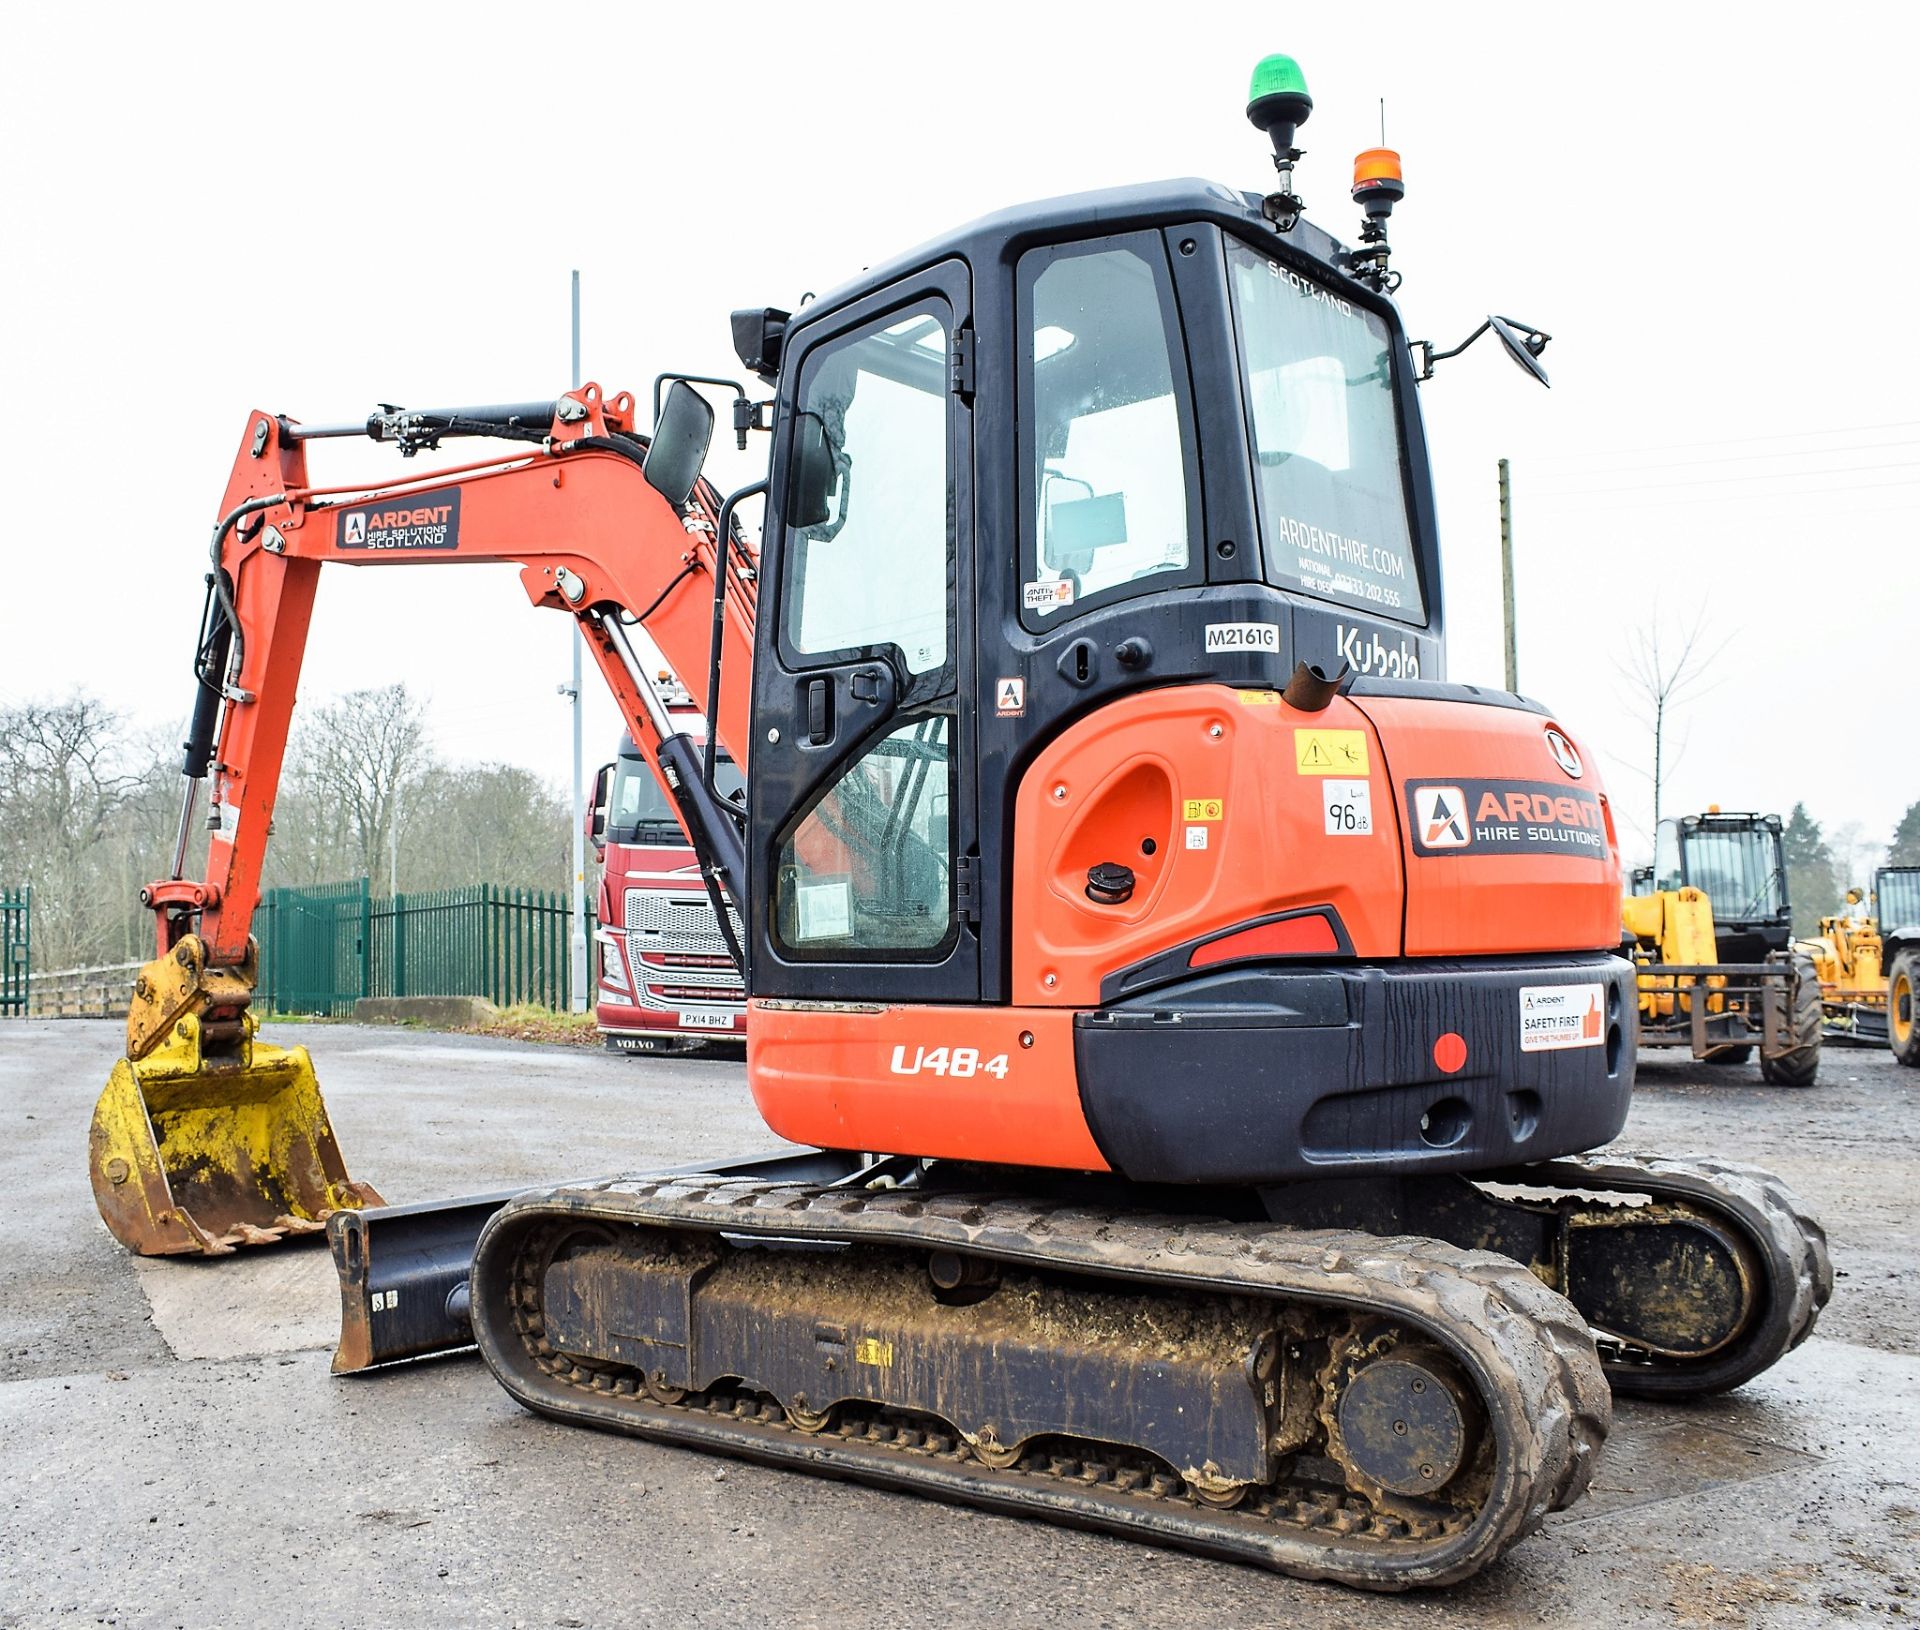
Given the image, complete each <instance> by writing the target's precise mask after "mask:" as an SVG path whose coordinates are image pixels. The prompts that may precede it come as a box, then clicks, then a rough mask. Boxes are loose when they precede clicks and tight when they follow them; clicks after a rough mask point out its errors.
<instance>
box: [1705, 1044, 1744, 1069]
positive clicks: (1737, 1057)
mask: <svg viewBox="0 0 1920 1630" xmlns="http://www.w3.org/2000/svg"><path fill="white" fill-rule="evenodd" d="M1752 1057H1753V1044H1752V1043H1751V1042H1743V1043H1739V1044H1737V1045H1735V1046H1732V1047H1710V1048H1708V1049H1707V1051H1706V1054H1705V1055H1704V1056H1703V1057H1702V1058H1701V1060H1700V1062H1701V1063H1702V1064H1744V1063H1746V1061H1747V1060H1748V1059H1750V1058H1752Z"/></svg>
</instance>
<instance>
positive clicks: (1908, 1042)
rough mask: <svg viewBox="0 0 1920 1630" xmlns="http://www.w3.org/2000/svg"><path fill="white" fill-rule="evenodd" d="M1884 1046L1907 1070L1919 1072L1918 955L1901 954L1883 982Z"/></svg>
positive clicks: (1919, 965) (1910, 952)
mask: <svg viewBox="0 0 1920 1630" xmlns="http://www.w3.org/2000/svg"><path fill="white" fill-rule="evenodd" d="M1887 1045H1888V1046H1889V1047H1891V1048H1892V1049H1893V1056H1894V1057H1895V1058H1897V1059H1898V1060H1899V1061H1900V1062H1901V1063H1902V1064H1904V1065H1906V1066H1907V1067H1908V1068H1909V1069H1920V951H1902V952H1901V953H1900V954H1899V955H1898V956H1897V957H1895V958H1894V959H1893V972H1892V973H1891V974H1890V975H1889V976H1888V978H1887Z"/></svg>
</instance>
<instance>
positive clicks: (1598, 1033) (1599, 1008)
mask: <svg viewBox="0 0 1920 1630" xmlns="http://www.w3.org/2000/svg"><path fill="white" fill-rule="evenodd" d="M1606 1011H1607V998H1606V992H1605V989H1604V988H1603V987H1602V986H1599V985H1522V986H1521V987H1520V1051H1521V1052H1523V1053H1557V1052H1559V1051H1561V1050H1562V1049H1563V1048H1567V1047H1598V1046H1599V1045H1600V1043H1601V1042H1602V1040H1604V1039H1605V1036H1606V1023H1605V1019H1606Z"/></svg>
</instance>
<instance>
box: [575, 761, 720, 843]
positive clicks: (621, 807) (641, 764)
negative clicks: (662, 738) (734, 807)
mask: <svg viewBox="0 0 1920 1630" xmlns="http://www.w3.org/2000/svg"><path fill="white" fill-rule="evenodd" d="M713 779H714V782H715V784H716V785H717V786H718V787H719V789H720V795H721V797H723V798H730V799H732V800H733V801H734V802H735V803H742V802H744V801H745V799H746V787H747V783H746V780H745V778H744V777H742V775H741V774H740V771H739V770H738V769H737V768H736V767H735V765H734V762H733V760H732V759H730V758H728V757H727V756H726V754H724V753H722V754H721V755H720V757H719V760H718V761H717V762H716V763H715V765H714V767H713ZM607 838H608V841H609V842H612V843H660V844H666V843H678V844H684V843H685V842H686V837H685V834H684V833H682V832H681V830H680V822H679V821H678V820H677V819H676V818H675V817H674V813H673V804H672V803H671V801H669V799H668V797H667V791H666V788H664V787H663V786H661V785H660V782H659V780H658V778H657V777H655V775H654V773H653V771H652V770H651V769H649V768H648V767H647V761H646V760H645V759H643V758H628V757H626V756H625V755H622V757H621V759H620V764H619V768H618V769H617V770H615V772H614V777H613V792H612V795H611V796H610V797H609V799H608V801H607Z"/></svg>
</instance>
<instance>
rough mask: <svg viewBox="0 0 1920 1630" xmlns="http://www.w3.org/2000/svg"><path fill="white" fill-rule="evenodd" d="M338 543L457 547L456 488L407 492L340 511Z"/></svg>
mask: <svg viewBox="0 0 1920 1630" xmlns="http://www.w3.org/2000/svg"><path fill="white" fill-rule="evenodd" d="M339 542H340V547H341V548H342V549H366V550H369V551H398V550H408V549H458V548H459V547H460V489H459V488H458V487H443V488H441V489H440V490H439V491H437V492H410V493H408V494H407V495H406V497H404V498H383V499H381V500H380V501H379V502H377V503H372V504H355V505H354V506H353V507H352V508H351V509H343V510H341V511H340V534H339Z"/></svg>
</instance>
